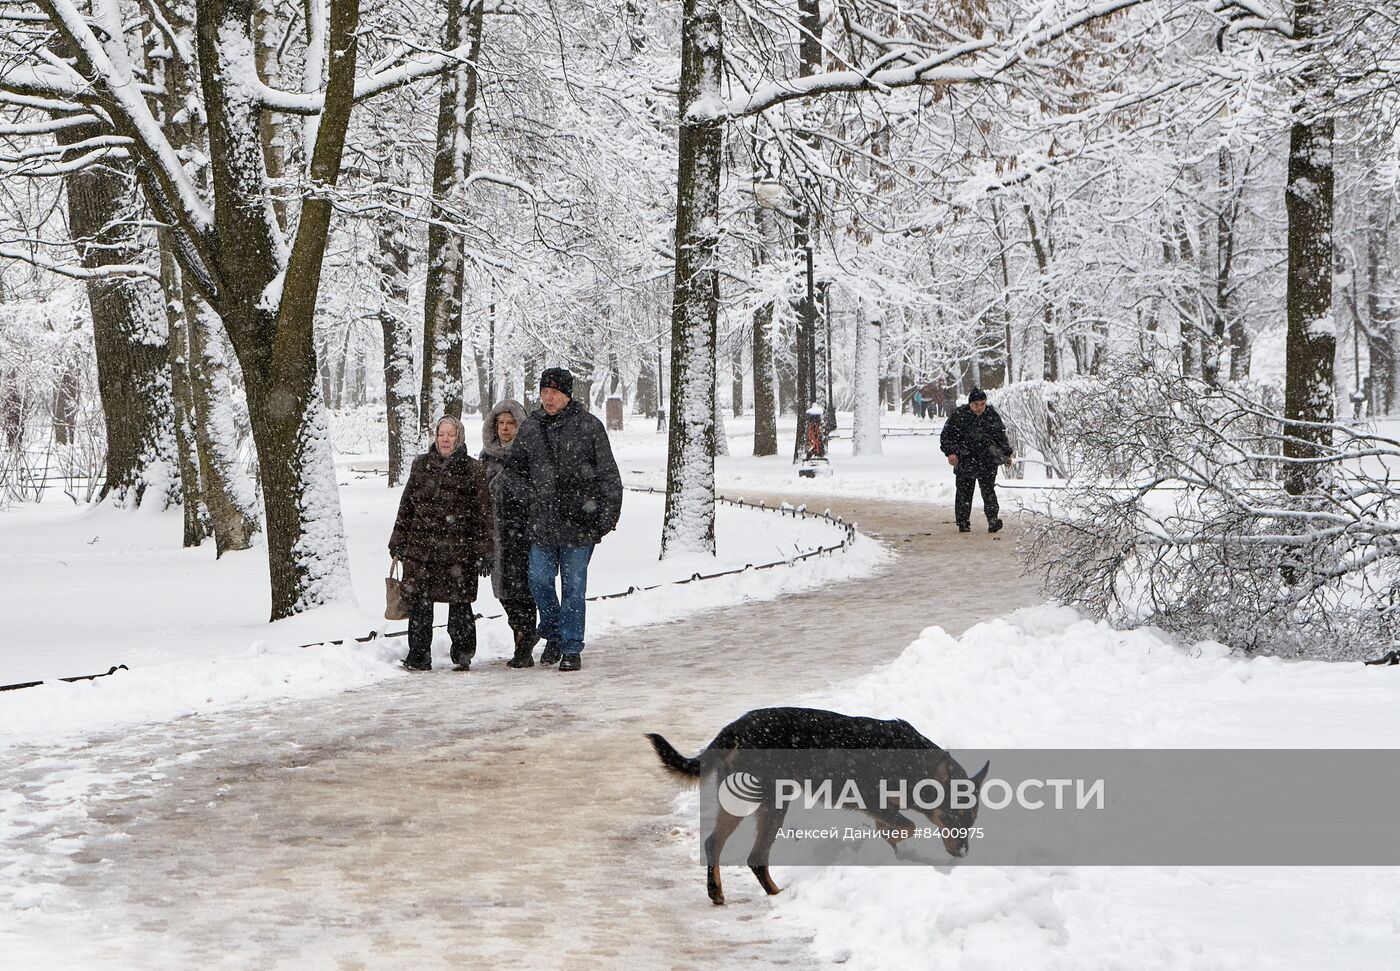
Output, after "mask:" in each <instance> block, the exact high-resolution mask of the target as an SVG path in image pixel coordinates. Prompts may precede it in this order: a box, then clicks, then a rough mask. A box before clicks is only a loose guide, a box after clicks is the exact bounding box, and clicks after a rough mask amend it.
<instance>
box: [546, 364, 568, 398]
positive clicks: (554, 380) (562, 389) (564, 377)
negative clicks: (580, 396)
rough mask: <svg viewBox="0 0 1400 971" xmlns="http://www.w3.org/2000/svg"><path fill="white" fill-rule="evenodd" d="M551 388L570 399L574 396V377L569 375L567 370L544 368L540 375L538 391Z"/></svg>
mask: <svg viewBox="0 0 1400 971" xmlns="http://www.w3.org/2000/svg"><path fill="white" fill-rule="evenodd" d="M545 388H553V389H554V390H555V391H558V392H559V393H560V394H563V395H565V396H566V397H569V398H572V397H573V396H574V376H573V375H572V374H570V373H569V369H568V368H562V367H551V368H545V369H544V373H543V374H541V375H540V390H541V391H543V390H544V389H545Z"/></svg>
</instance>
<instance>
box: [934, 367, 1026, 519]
mask: <svg viewBox="0 0 1400 971" xmlns="http://www.w3.org/2000/svg"><path fill="white" fill-rule="evenodd" d="M938 445H939V448H941V449H942V450H943V454H944V455H946V456H948V464H949V465H951V466H952V467H953V478H954V481H955V482H956V483H957V491H956V493H955V494H954V497H953V515H954V518H956V519H957V521H958V532H960V533H966V532H968V531H969V530H971V529H972V487H973V486H974V485H977V486H980V487H981V489H982V511H983V512H985V513H986V514H987V532H989V533H995V532H996V531H997V530H999V529H1001V519H1000V518H999V517H998V514H999V513H1000V511H1001V507H1000V506H999V505H998V503H997V489H996V486H997V466H998V465H1002V464H1005V465H1006V467H1007V468H1010V467H1011V443H1010V442H1009V441H1007V438H1006V426H1005V425H1004V424H1002V420H1001V415H999V414H997V410H996V409H995V408H993V407H992V406H991V405H989V404H988V403H987V392H985V391H983V390H982V389H981V388H973V389H972V391H971V392H970V393H969V394H968V396H967V404H965V405H963V406H962V407H961V408H959V409H958V410H957V411H955V412H953V413H952V414H951V415H949V416H948V420H947V421H946V422H944V423H943V434H942V435H941V436H940V437H939V440H938Z"/></svg>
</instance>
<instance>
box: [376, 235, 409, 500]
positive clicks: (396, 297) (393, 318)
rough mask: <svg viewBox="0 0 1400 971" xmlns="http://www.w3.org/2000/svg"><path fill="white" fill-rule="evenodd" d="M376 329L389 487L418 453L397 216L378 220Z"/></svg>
mask: <svg viewBox="0 0 1400 971" xmlns="http://www.w3.org/2000/svg"><path fill="white" fill-rule="evenodd" d="M375 262H376V264H377V269H378V270H379V329H380V331H381V332H382V333H383V335H384V409H385V419H386V424H387V426H388V429H389V488H391V489H392V488H394V487H395V486H398V485H399V484H400V483H402V482H404V481H406V480H407V478H408V470H409V466H410V465H412V464H413V457H414V456H415V455H416V454H417V453H418V451H419V449H418V445H419V443H420V439H419V435H418V402H417V400H416V399H415V398H414V394H413V391H414V388H413V334H412V332H411V328H410V325H409V320H408V313H407V311H408V273H409V255H408V231H407V227H405V226H404V224H403V220H402V219H399V218H397V217H385V218H384V219H383V220H382V221H381V222H380V224H379V251H378V253H377V255H376V260H375Z"/></svg>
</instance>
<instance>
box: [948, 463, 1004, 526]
mask: <svg viewBox="0 0 1400 971" xmlns="http://www.w3.org/2000/svg"><path fill="white" fill-rule="evenodd" d="M953 479H954V480H955V481H956V482H957V492H956V493H954V495H953V515H954V517H955V518H956V519H957V521H958V525H959V526H967V525H970V524H971V523H972V487H973V486H974V485H977V486H980V487H981V489H982V511H983V512H985V513H986V514H987V522H988V523H991V522H992V521H994V520H995V519H997V517H998V514H999V513H1000V512H1001V506H1000V505H999V504H998V503H997V467H996V466H995V465H986V466H983V465H973V464H972V463H970V462H963V461H959V462H958V464H957V465H955V466H954V467H953Z"/></svg>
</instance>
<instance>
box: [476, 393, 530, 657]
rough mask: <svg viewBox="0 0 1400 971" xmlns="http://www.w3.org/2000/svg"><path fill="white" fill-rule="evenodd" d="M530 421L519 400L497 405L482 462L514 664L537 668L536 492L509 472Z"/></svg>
mask: <svg viewBox="0 0 1400 971" xmlns="http://www.w3.org/2000/svg"><path fill="white" fill-rule="evenodd" d="M524 421H525V409H524V408H523V407H522V406H521V405H520V403H519V402H516V401H510V400H506V401H502V402H501V403H500V404H498V405H496V406H495V407H494V408H492V409H491V413H490V414H488V415H487V416H486V419H485V420H484V421H483V422H482V425H481V443H482V449H481V461H482V462H483V463H485V465H486V481H487V485H488V486H489V488H490V490H491V507H492V512H493V513H494V515H493V517H492V521H493V522H494V523H495V527H496V536H495V539H496V559H495V563H494V565H493V567H492V570H491V592H492V593H494V594H495V595H496V599H497V600H499V601H500V602H501V606H502V607H504V608H505V611H506V618H507V620H508V622H509V623H510V629H511V632H512V633H513V634H514V635H515V656H514V657H513V658H511V659H510V660H509V661H507V662H506V664H507V665H508V666H510V667H513V668H528V667H532V666H534V663H535V658H534V649H535V644H537V643H538V642H539V636H538V635H537V634H536V633H535V601H534V598H533V597H531V596H530V580H529V576H528V568H529V563H530V494H529V489H528V484H527V483H526V482H525V481H524V480H522V479H521V478H520V477H519V476H518V475H515V474H514V473H511V472H507V471H506V457H507V456H508V455H510V448H511V445H512V444H513V443H514V442H515V433H516V432H517V431H519V430H520V425H521V423H523V422H524Z"/></svg>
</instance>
